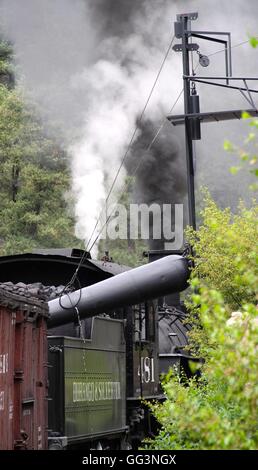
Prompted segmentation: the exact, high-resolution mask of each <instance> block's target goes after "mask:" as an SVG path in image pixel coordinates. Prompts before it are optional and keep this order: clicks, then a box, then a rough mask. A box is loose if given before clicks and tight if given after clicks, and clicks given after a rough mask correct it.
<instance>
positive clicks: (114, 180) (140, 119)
mask: <svg viewBox="0 0 258 470" xmlns="http://www.w3.org/2000/svg"><path fill="white" fill-rule="evenodd" d="M174 40H175V35H174V36H173V37H172V39H171V41H170V42H169V46H168V48H167V50H166V53H165V56H164V58H163V60H162V63H161V66H160V68H159V71H158V73H157V75H156V78H155V80H154V83H153V85H152V87H151V90H150V92H149V94H148V97H147V100H146V102H145V105H144V107H143V109H142V112H141V114H140V116H139V118H138V119H137V124H136V126H135V128H134V131H133V133H132V136H131V139H130V141H129V144H128V146H127V149H126V151H125V153H124V155H123V158H122V160H121V162H120V164H119V167H118V169H117V172H116V175H115V177H114V179H113V182H112V184H111V186H110V188H109V191H108V194H107V197H106V199H105V205H106V204H107V201H108V199H109V197H110V195H111V193H112V191H113V189H114V186H115V184H116V181H117V178H118V176H119V174H120V171H121V169H122V167H123V165H124V163H125V160H126V159H127V157H128V154H129V152H130V150H131V147H132V144H133V142H134V139H135V136H136V134H137V131H138V129H139V126H140V123H141V122H142V119H143V116H144V114H145V111H146V109H147V107H148V104H149V102H150V99H151V97H152V94H153V92H154V89H155V87H156V85H157V82H158V80H159V77H160V74H161V72H162V70H163V67H164V65H165V63H166V60H167V58H168V55H169V52H170V50H171V48H172V46H173V43H174ZM102 212H103V209H102V210H101V213H102ZM101 213H100V216H99V217H98V219H97V221H96V223H95V226H94V229H93V231H92V233H91V236H90V238H89V241H88V243H87V246H86V251H87V249H88V246H89V244H90V242H91V239H92V237H93V234H94V232H95V230H96V228H97V226H98V223H99V221H100V217H101Z"/></svg>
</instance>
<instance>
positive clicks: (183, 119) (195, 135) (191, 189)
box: [168, 12, 258, 229]
mask: <svg viewBox="0 0 258 470" xmlns="http://www.w3.org/2000/svg"><path fill="white" fill-rule="evenodd" d="M197 18H198V13H196V12H195V13H182V14H180V15H177V18H176V19H177V21H176V22H175V24H174V26H175V37H176V38H178V39H181V40H182V42H181V44H175V45H174V46H173V50H174V51H175V52H182V62H183V82H184V114H182V115H177V116H168V119H169V121H171V123H172V124H173V125H174V126H177V125H180V124H184V125H185V147H186V164H187V188H188V208H189V225H190V226H191V227H193V228H194V229H196V214H195V183H194V156H193V141H194V140H200V139H201V122H212V121H216V122H217V121H223V120H229V119H241V117H242V112H243V111H247V112H248V113H249V114H250V115H251V116H257V115H258V112H257V108H256V106H255V104H254V101H253V99H252V95H251V93H258V90H256V89H250V88H249V87H248V84H247V81H250V80H251V81H258V78H257V77H248V78H247V77H233V76H232V60H231V35H230V33H229V32H226V31H194V30H192V29H191V21H193V20H196V19H197ZM192 37H194V38H199V39H201V40H206V41H212V42H216V43H220V44H222V45H223V46H224V47H225V76H214V77H202V76H196V75H195V74H194V71H192V74H191V73H190V64H189V53H190V52H193V51H196V52H197V53H198V55H199V62H200V65H202V66H203V67H207V66H208V65H209V58H208V57H207V56H205V55H202V54H201V53H200V52H199V45H198V44H195V43H192V42H190V41H189V39H190V38H192ZM213 80H215V81H216V82H214V81H213ZM218 80H222V82H223V83H218ZM231 80H233V81H234V86H233V85H230V81H231ZM237 81H241V82H242V83H241V84H242V86H237ZM197 82H198V83H204V84H207V85H215V86H219V87H224V88H228V89H237V90H239V91H240V92H241V93H242V95H243V96H244V98H245V99H246V100H247V102H248V103H249V105H251V106H252V109H248V110H247V109H243V110H241V109H237V110H226V111H219V112H218V111H216V112H205V113H200V106H199V96H198V95H197V94H196V90H195V83H197Z"/></svg>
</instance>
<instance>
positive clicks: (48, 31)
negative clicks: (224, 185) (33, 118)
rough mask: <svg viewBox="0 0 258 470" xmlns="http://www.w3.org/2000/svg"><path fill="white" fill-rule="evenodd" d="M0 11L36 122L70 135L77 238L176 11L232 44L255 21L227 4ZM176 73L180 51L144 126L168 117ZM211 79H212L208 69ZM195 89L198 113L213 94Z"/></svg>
mask: <svg viewBox="0 0 258 470" xmlns="http://www.w3.org/2000/svg"><path fill="white" fill-rule="evenodd" d="M247 5H248V6H249V8H246V6H247ZM0 6H1V10H0V15H1V18H2V22H3V27H4V30H5V31H6V34H7V35H8V37H10V38H11V39H12V40H13V42H14V47H15V52H16V55H17V61H18V63H19V65H20V69H21V71H22V75H23V79H22V82H23V84H24V85H25V86H26V88H27V90H28V91H29V93H32V94H33V96H34V97H35V99H36V100H37V101H38V103H39V104H40V107H41V109H42V114H43V116H44V117H46V118H47V119H49V120H54V121H56V120H57V121H58V123H59V124H60V125H61V126H62V129H63V132H65V133H66V135H67V139H66V142H65V144H66V147H67V148H69V150H70V153H71V171H72V177H73V178H72V191H73V193H74V195H75V199H76V204H75V216H76V220H77V224H76V233H77V234H78V235H79V236H80V237H81V238H82V239H84V240H87V239H88V237H89V235H90V233H91V231H92V229H93V227H94V225H95V221H96V219H97V217H98V215H99V212H100V209H101V207H102V204H103V199H105V196H106V194H107V189H108V188H109V187H110V184H111V182H112V179H113V178H114V176H115V173H116V170H117V168H118V166H119V164H120V162H121V158H122V157H123V155H124V152H125V150H126V148H127V144H128V142H129V140H130V137H131V135H132V133H133V130H134V128H135V125H136V122H137V118H138V117H139V114H140V112H141V110H142V108H143V106H144V104H145V100H146V98H147V96H148V92H149V90H150V89H151V86H152V84H153V81H154V79H155V76H156V74H157V71H158V69H159V67H160V64H161V62H162V59H163V57H164V53H165V51H166V48H167V46H168V44H169V41H170V39H171V36H172V34H173V21H174V20H175V16H176V13H180V12H182V11H199V17H200V19H199V20H198V21H197V22H195V24H194V26H196V27H198V29H202V28H203V29H206V30H207V29H220V30H231V31H232V38H233V43H235V42H237V41H239V40H240V41H241V40H244V39H245V38H246V37H247V35H246V33H247V32H250V33H252V34H255V21H256V17H257V15H256V13H257V1H256V0H248V1H247V2H245V5H244V6H243V4H242V0H235V1H234V2H233V4H232V2H231V3H228V4H227V3H225V1H224V0H218V1H217V2H214V1H213V0H198V1H193V0H174V1H171V0H130V1H129V0H22V1H21V0H0ZM247 25H249V26H247ZM256 33H257V31H256ZM214 48H215V50H216V49H218V46H217V45H215V46H213V49H209V48H208V46H207V44H204V45H203V43H202V52H203V53H209V52H213V50H214ZM248 57H249V54H248V51H247V53H246V54H245V55H244V64H245V65H246V66H248V65H249V70H248V68H246V70H245V72H246V73H250V71H251V72H252V70H253V68H254V67H253V62H250V60H249V59H248ZM219 61H220V62H219ZM212 63H213V64H215V63H219V64H223V59H222V56H220V55H218V56H214V58H213V60H212ZM241 65H242V64H241ZM238 68H239V70H240V67H238ZM181 70H182V69H181V54H173V55H171V56H170V57H169V59H168V61H167V64H166V67H165V69H164V71H163V73H162V76H161V80H160V81H159V83H158V86H157V88H156V90H155V92H154V94H153V97H152V100H151V103H150V106H149V107H148V109H147V113H146V117H147V118H148V119H149V120H152V121H153V122H157V121H158V120H159V119H160V118H161V117H162V116H163V115H164V114H166V113H167V112H168V110H169V108H170V106H171V104H172V103H173V101H174V100H175V99H176V97H177V95H178V93H179V92H180V90H181V88H182V82H181ZM217 70H218V69H217ZM208 73H210V74H212V73H213V70H212V66H211V69H210V70H209V71H208ZM201 91H202V101H201V105H202V110H204V109H205V106H206V105H208V106H207V107H208V108H209V110H210V108H211V106H210V104H211V103H210V101H211V100H210V97H211V93H210V92H209V91H208V92H207V91H205V90H204V89H203V90H201ZM215 95H216V93H214V96H215ZM212 101H213V103H212V104H214V102H215V98H213V100H212ZM181 104H182V103H181ZM216 104H217V103H216ZM218 107H219V108H221V106H220V105H219V103H218ZM157 127H158V124H157ZM213 129H214V127H211V128H210V131H209V142H208V145H207V147H206V149H205V148H204V150H203V151H202V154H203V155H205V156H206V154H207V150H209V153H211V152H210V149H211V147H212V146H213V145H214V146H215V147H216V145H217V142H218V140H219V139H218V137H217V136H216V138H215V139H214V138H213ZM215 140H216V141H217V142H215ZM222 140H223V135H222V137H221V141H222ZM215 153H216V150H215ZM217 153H218V148H217ZM129 158H130V157H129ZM203 160H204V158H203ZM213 161H216V160H215V159H213ZM210 164H211V163H210ZM205 165H206V166H207V164H206V163H205ZM220 168H221V167H220ZM220 168H218V165H217V167H216V163H214V168H212V172H211V171H209V169H208V171H206V170H205V171H204V175H205V177H206V176H207V174H208V176H209V174H211V175H212V176H213V177H214V176H215V175H218V174H219V172H220ZM221 180H222V179H221V177H220V178H219V181H221ZM116 188H119V181H118V185H117V186H116Z"/></svg>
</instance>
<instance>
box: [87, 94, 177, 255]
mask: <svg viewBox="0 0 258 470" xmlns="http://www.w3.org/2000/svg"><path fill="white" fill-rule="evenodd" d="M183 91H184V89H183V88H182V90H181V91H180V93H179V94H178V96H177V98H176V100H175V102H174V104H173V106H172V107H171V109H170V110H169V112H168V114H170V113H172V111H173V109H174V108H175V106H176V104H177V103H178V101H179V99H180V97H181V95H182V93H183ZM166 121H167V117H165V118H164V119H163V121H162V123H161V125H160V127H159V128H158V130H157V132H156V134H155V136H154V137H153V139H152V141H151V142H150V144H149V145H148V146H147V147H146V149H145V152H149V151H150V149H151V148H152V146H153V145H154V143H155V142H156V140H157V138H158V136H159V134H160V132H161V130H162V129H163V127H164V125H165V123H166ZM143 161H144V159H143V158H141V159H140V160H139V162H138V164H137V165H136V167H135V169H134V172H133V173H132V174H131V175H130V176H133V177H134V176H135V175H136V173H137V171H138V170H139V168H140V166H141V165H142V163H143ZM128 186H129V183H126V184H125V185H124V188H123V190H122V193H121V194H120V196H119V199H118V201H117V204H116V206H115V207H114V209H113V211H112V212H111V213H110V214H109V216H108V218H107V219H106V221H105V223H104V224H103V226H102V227H101V229H100V231H99V232H98V234H97V236H96V238H95V239H94V241H93V243H92V245H91V246H90V249H89V251H91V250H92V248H93V246H94V245H95V243H96V242H97V241H98V239H99V237H100V235H101V233H102V232H103V230H104V228H105V227H106V225H107V224H108V222H109V221H110V219H111V217H112V215H113V214H114V212H115V211H116V208H117V205H118V204H119V201H121V199H122V197H123V195H124V194H125V192H126V191H127V189H128Z"/></svg>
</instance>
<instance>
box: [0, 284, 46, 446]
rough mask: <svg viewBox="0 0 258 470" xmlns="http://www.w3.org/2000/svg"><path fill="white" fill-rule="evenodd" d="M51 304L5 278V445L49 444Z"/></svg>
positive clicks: (1, 379)
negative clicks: (48, 351) (48, 387)
mask: <svg viewBox="0 0 258 470" xmlns="http://www.w3.org/2000/svg"><path fill="white" fill-rule="evenodd" d="M47 317H48V310H47V304H46V303H45V302H42V301H40V300H38V299H37V298H33V297H32V296H31V295H30V293H29V292H28V291H27V290H26V286H24V285H21V284H16V285H12V284H11V283H5V284H0V450H9V449H46V448H47V327H46V322H47Z"/></svg>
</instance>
